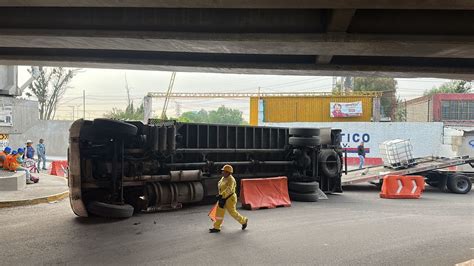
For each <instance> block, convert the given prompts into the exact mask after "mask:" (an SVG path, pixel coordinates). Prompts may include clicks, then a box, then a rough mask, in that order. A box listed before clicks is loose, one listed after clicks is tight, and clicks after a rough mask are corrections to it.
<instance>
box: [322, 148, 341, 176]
mask: <svg viewBox="0 0 474 266" xmlns="http://www.w3.org/2000/svg"><path fill="white" fill-rule="evenodd" d="M319 164H320V166H321V172H323V174H324V175H325V176H326V177H329V178H332V177H336V176H337V175H338V174H339V171H340V169H341V158H340V157H339V156H338V155H337V152H336V151H334V150H321V152H320V153H319Z"/></svg>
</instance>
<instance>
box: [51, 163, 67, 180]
mask: <svg viewBox="0 0 474 266" xmlns="http://www.w3.org/2000/svg"><path fill="white" fill-rule="evenodd" d="M67 167H68V164H67V161H53V162H52V163H51V172H50V174H51V175H57V176H63V177H67Z"/></svg>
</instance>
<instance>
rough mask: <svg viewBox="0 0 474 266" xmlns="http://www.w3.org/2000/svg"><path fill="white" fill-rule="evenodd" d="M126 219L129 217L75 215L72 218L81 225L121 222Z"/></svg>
mask: <svg viewBox="0 0 474 266" xmlns="http://www.w3.org/2000/svg"><path fill="white" fill-rule="evenodd" d="M127 219H129V218H124V219H117V218H114V219H112V218H102V217H95V216H91V217H76V218H75V219H74V222H75V223H78V224H81V225H96V224H113V223H118V222H122V221H124V220H127Z"/></svg>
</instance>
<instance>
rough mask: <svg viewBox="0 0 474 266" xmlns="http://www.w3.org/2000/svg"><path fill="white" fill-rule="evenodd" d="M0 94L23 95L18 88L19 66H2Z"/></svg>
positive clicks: (0, 67)
mask: <svg viewBox="0 0 474 266" xmlns="http://www.w3.org/2000/svg"><path fill="white" fill-rule="evenodd" d="M0 95H8V96H20V95H21V93H20V90H19V89H18V67H17V66H0Z"/></svg>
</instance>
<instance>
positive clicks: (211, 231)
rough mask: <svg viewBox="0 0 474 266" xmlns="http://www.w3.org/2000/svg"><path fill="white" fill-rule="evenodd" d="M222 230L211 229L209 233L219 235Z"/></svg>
mask: <svg viewBox="0 0 474 266" xmlns="http://www.w3.org/2000/svg"><path fill="white" fill-rule="evenodd" d="M220 231H221V230H220V229H216V228H211V229H209V233H219V232H220Z"/></svg>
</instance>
